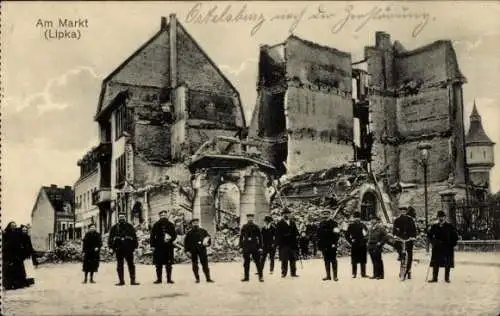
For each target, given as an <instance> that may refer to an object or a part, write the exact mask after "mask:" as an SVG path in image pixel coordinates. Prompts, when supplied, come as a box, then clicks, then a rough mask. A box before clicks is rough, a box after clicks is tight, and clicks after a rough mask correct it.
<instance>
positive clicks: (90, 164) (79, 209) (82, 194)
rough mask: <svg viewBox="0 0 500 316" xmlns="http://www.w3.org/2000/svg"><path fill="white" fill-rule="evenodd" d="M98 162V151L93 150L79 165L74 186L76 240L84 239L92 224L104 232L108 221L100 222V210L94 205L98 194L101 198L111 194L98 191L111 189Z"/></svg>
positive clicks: (105, 191) (106, 191) (107, 191)
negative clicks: (102, 174) (100, 188)
mask: <svg viewBox="0 0 500 316" xmlns="http://www.w3.org/2000/svg"><path fill="white" fill-rule="evenodd" d="M98 161H99V160H98V151H97V150H96V149H95V148H92V149H91V150H90V151H89V152H87V153H86V154H85V155H84V156H83V157H82V159H80V160H79V161H78V163H77V164H78V166H79V167H80V177H79V178H78V180H77V181H76V182H75V184H74V185H73V188H74V192H75V235H76V236H75V237H76V238H83V236H84V235H85V233H86V232H87V230H88V226H89V225H90V224H95V225H96V227H97V230H98V231H99V232H102V231H103V230H104V227H105V226H106V222H107V221H106V220H108V219H107V218H104V219H105V220H104V221H101V220H100V216H99V208H98V207H97V205H96V204H95V203H94V202H95V199H96V196H98V194H100V195H101V196H103V195H106V194H108V195H109V194H110V191H109V190H101V191H100V192H98V191H97V190H98V189H99V187H102V188H109V181H108V182H107V183H106V179H101V177H100V173H99V163H98ZM104 198H105V197H101V199H104ZM108 221H109V220H108Z"/></svg>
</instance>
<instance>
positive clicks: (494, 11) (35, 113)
mask: <svg viewBox="0 0 500 316" xmlns="http://www.w3.org/2000/svg"><path fill="white" fill-rule="evenodd" d="M226 7H227V13H232V14H233V16H236V15H237V14H238V12H243V13H244V15H245V18H246V20H245V19H241V18H240V20H239V21H237V22H235V21H232V22H220V21H219V22H217V21H216V22H214V21H210V22H207V23H196V20H197V17H198V16H200V14H201V15H203V16H205V15H206V14H207V12H209V11H210V10H212V12H213V13H219V14H220V13H221V12H223V11H224V10H226ZM2 9H3V10H2V23H1V31H2V37H1V47H2V50H1V52H2V56H1V57H2V58H1V59H2V68H1V76H2V77H1V78H3V80H2V82H1V83H2V86H1V88H2V93H3V98H2V102H1V112H2V113H1V114H2V126H1V129H2V155H1V163H2V164H1V166H2V168H1V173H2V183H1V185H2V191H1V192H2V195H1V199H2V201H1V202H2V203H1V211H2V222H3V223H6V222H7V221H9V220H15V221H18V222H20V223H26V222H29V221H30V214H31V210H32V208H33V204H34V202H35V198H36V196H37V194H38V191H39V190H40V187H41V186H43V185H50V184H57V185H59V186H64V185H73V184H74V183H75V181H76V180H77V178H78V175H79V169H78V167H77V165H76V162H77V160H78V159H79V158H80V157H81V156H83V155H84V154H85V152H86V151H88V150H89V149H90V147H92V146H93V145H95V144H97V139H98V138H97V124H96V123H95V122H94V121H93V115H94V114H95V111H96V108H97V101H98V97H99V92H100V84H101V82H102V80H103V78H104V77H106V76H107V75H108V74H109V73H110V72H112V71H113V70H114V69H115V68H116V67H117V66H118V65H119V64H120V63H121V62H123V60H124V59H125V58H127V57H128V56H130V55H131V54H132V53H133V52H134V51H135V50H136V49H137V48H138V47H139V46H140V45H142V44H143V43H144V42H146V41H147V40H148V39H149V38H150V37H151V36H152V35H154V34H155V33H156V32H157V31H158V30H159V28H160V17H161V16H168V15H169V14H171V13H176V14H177V17H178V19H179V21H180V22H181V23H182V24H183V25H184V27H185V28H186V29H187V30H188V32H190V34H191V35H192V36H193V37H194V38H195V39H196V40H197V42H198V43H199V44H200V45H201V46H202V48H203V49H204V50H205V51H206V52H207V53H208V55H209V56H210V57H211V58H212V59H213V60H214V61H215V63H216V64H217V65H218V66H219V68H220V69H221V70H222V72H223V73H224V74H225V75H226V76H227V77H228V78H229V80H231V81H232V83H233V84H234V85H235V86H236V88H237V89H238V90H239V91H240V94H241V97H242V103H243V105H244V108H245V114H246V117H247V121H249V120H250V117H251V113H252V110H253V108H254V104H255V100H256V91H255V90H256V89H255V80H256V76H257V57H258V50H259V45H261V44H274V43H278V42H281V41H283V40H284V39H285V38H286V37H287V36H289V35H290V33H291V32H293V33H294V34H296V35H298V36H300V37H302V38H305V39H308V40H310V41H313V42H317V43H320V44H322V45H328V46H332V47H335V48H337V49H340V50H343V51H346V52H350V53H351V54H352V58H353V61H356V60H360V59H362V58H363V49H364V47H365V46H369V45H374V41H375V31H385V32H387V33H389V34H391V39H392V40H393V41H394V40H398V41H400V42H401V43H402V44H403V46H405V48H406V49H414V48H417V47H419V46H422V45H425V44H428V43H431V42H433V41H436V40H440V39H449V40H452V41H453V45H454V48H455V50H456V53H457V58H458V62H459V65H460V69H461V71H462V73H463V74H464V75H465V76H466V77H467V79H468V83H467V84H466V85H464V89H463V91H464V103H465V111H466V120H465V123H466V128H468V120H469V118H468V117H469V114H470V112H471V110H472V104H473V102H474V100H476V104H477V107H478V110H479V113H480V114H481V115H482V117H483V125H484V128H485V130H486V133H487V134H488V135H489V136H490V138H491V139H492V140H493V141H494V142H496V143H497V145H496V146H495V159H496V164H497V165H496V166H495V167H494V169H493V171H492V177H491V185H492V190H493V191H494V192H496V191H498V190H500V161H499V159H500V124H498V118H499V117H500V89H499V88H498V84H499V82H500V57H499V56H500V19H499V17H500V3H499V2H484V3H482V2H479V1H476V2H471V3H468V2H421V3H420V2H411V3H403V2H395V3H391V2H381V3H377V2H367V3H365V2H355V3H354V4H348V3H344V2H330V3H327V2H323V3H321V2H298V1H296V2H290V3H287V2H273V3H267V2H248V3H245V2H220V3H216V2H213V3H202V2H200V3H199V4H197V3H196V2H184V3H182V2H178V3H176V2H165V3H162V2H151V3H148V2H137V3H133V2H125V3H123V2H122V3H116V2H91V3H84V2H64V3H55V2H20V3H16V2H6V3H4V4H3V8H2ZM319 12H321V13H322V15H321V17H322V18H318V13H319ZM396 13H398V14H399V15H400V16H401V14H404V15H405V16H406V18H394V17H392V18H391V16H390V14H396ZM250 14H252V15H250ZM382 14H385V18H384V16H382ZM226 17H227V14H226ZM58 19H62V20H64V19H82V23H81V25H80V27H79V28H77V30H79V31H80V38H79V39H78V40H75V39H60V40H56V39H49V40H48V39H46V38H45V36H44V35H45V34H47V33H46V32H48V31H47V29H46V28H43V27H40V24H43V21H53V22H54V24H55V26H57V24H58ZM85 19H86V21H87V22H86V23H85V22H83V21H85ZM39 21H42V23H38V22H39ZM37 24H38V25H39V26H38V27H37ZM85 26H86V27H85ZM2 226H4V225H2Z"/></svg>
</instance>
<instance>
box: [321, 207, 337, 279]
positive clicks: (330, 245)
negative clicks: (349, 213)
mask: <svg viewBox="0 0 500 316" xmlns="http://www.w3.org/2000/svg"><path fill="white" fill-rule="evenodd" d="M323 217H324V219H323V221H321V223H320V224H319V230H318V237H319V240H318V246H319V249H320V250H321V252H322V253H323V260H324V261H325V270H326V277H325V278H323V281H327V280H331V279H332V277H331V274H330V266H331V267H332V269H333V280H334V281H338V278H337V243H338V241H339V239H340V228H339V225H338V224H337V222H336V221H335V220H334V219H333V216H331V214H330V212H329V211H323Z"/></svg>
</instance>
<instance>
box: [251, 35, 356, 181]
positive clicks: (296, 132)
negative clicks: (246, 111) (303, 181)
mask: <svg viewBox="0 0 500 316" xmlns="http://www.w3.org/2000/svg"><path fill="white" fill-rule="evenodd" d="M282 46H283V47H282ZM264 66H266V67H264ZM269 69H273V71H269ZM259 88H260V90H259V99H258V105H257V106H258V109H256V111H257V112H258V115H255V116H254V117H257V119H258V126H255V125H252V127H253V128H256V129H258V132H256V133H255V131H250V133H254V134H257V135H259V136H261V137H267V138H268V141H267V142H266V143H264V146H263V152H264V157H265V158H266V159H268V160H270V161H272V162H273V163H274V164H275V166H276V167H277V168H278V169H280V170H281V168H282V163H281V162H282V161H283V162H286V164H287V166H288V169H289V172H292V173H295V172H300V171H310V170H315V169H317V168H319V167H320V166H322V167H323V166H325V163H327V164H328V163H332V164H335V165H337V164H338V163H346V162H348V161H349V160H350V159H352V155H353V153H352V146H351V142H352V127H353V125H352V120H353V109H352V99H351V89H352V85H351V56H350V54H347V53H344V52H341V51H338V50H336V49H333V48H330V47H325V46H321V45H318V44H315V43H312V42H309V41H306V40H302V39H300V38H298V37H296V36H290V37H289V38H288V39H287V40H286V42H285V43H284V44H283V45H276V46H273V47H269V46H263V47H262V48H261V54H260V60H259ZM285 113H286V116H285ZM285 132H288V134H289V136H290V137H289V139H288V144H286V143H285V142H286V140H285V142H283V140H284V138H286V136H287V134H286V133H285ZM346 153H347V154H346Z"/></svg>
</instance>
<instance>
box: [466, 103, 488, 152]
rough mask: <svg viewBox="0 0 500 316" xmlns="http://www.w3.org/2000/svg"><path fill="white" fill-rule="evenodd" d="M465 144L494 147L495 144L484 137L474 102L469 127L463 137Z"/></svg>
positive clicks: (484, 133)
mask: <svg viewBox="0 0 500 316" xmlns="http://www.w3.org/2000/svg"><path fill="white" fill-rule="evenodd" d="M465 143H466V144H467V145H472V144H475V145H494V144H495V143H494V142H493V141H491V139H490V138H489V137H488V135H486V132H485V131H484V128H483V124H482V122H481V115H479V112H478V111H477V107H476V101H474V107H473V108H472V113H471V115H470V127H469V132H468V133H467V136H466V137H465Z"/></svg>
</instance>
